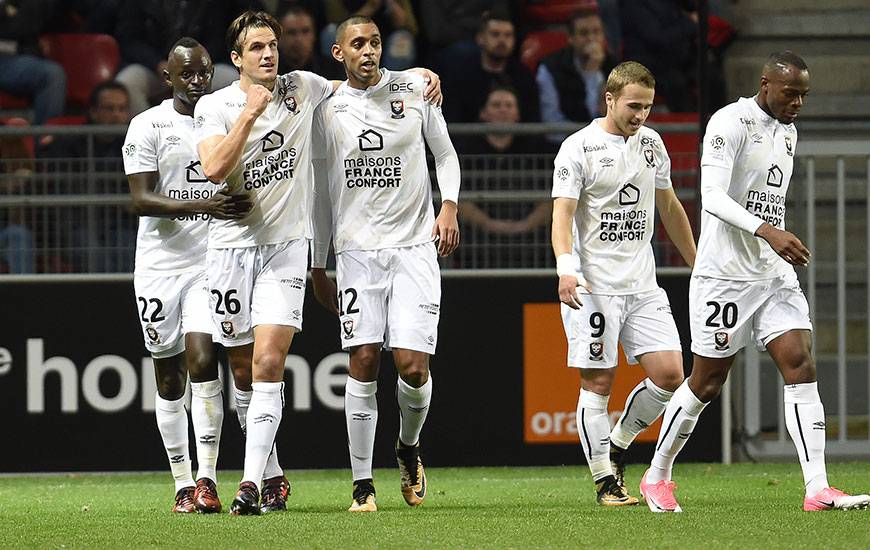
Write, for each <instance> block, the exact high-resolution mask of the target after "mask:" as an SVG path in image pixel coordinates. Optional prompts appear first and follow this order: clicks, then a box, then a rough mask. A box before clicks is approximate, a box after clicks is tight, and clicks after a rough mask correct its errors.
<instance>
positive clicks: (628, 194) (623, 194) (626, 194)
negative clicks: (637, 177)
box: [619, 182, 640, 206]
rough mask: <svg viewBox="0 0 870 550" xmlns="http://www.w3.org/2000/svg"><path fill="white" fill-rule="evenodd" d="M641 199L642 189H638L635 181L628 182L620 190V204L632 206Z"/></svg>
mask: <svg viewBox="0 0 870 550" xmlns="http://www.w3.org/2000/svg"><path fill="white" fill-rule="evenodd" d="M639 200H640V189H638V188H637V186H635V185H634V184H633V183H630V182H629V183H626V184H625V185H623V186H622V189H620V190H619V205H620V206H631V205H632V204H637V201H639Z"/></svg>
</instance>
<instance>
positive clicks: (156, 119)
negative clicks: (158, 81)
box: [128, 99, 175, 133]
mask: <svg viewBox="0 0 870 550" xmlns="http://www.w3.org/2000/svg"><path fill="white" fill-rule="evenodd" d="M167 103H168V104H169V108H168V109H167V106H166V104H167ZM174 113H175V110H174V109H172V100H171V99H167V100H165V101H163V102H161V103H159V104H158V105H155V106H154V107H150V108H148V109H146V110H144V111H142V112H141V113H139V114H138V115H136V116H134V117H133V118H132V119H130V124H129V126H128V132H129V131H130V130H133V131H136V132H139V133H143V132H147V131H149V130H152V131H159V130H161V129H163V128H171V127H172V126H173V125H174V120H173V119H174V117H173V114H174Z"/></svg>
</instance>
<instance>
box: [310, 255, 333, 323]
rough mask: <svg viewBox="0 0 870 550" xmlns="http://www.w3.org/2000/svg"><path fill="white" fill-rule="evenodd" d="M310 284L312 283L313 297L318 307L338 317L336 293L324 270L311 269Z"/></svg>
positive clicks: (319, 268)
mask: <svg viewBox="0 0 870 550" xmlns="http://www.w3.org/2000/svg"><path fill="white" fill-rule="evenodd" d="M311 282H313V283H314V297H315V298H317V301H318V302H319V303H320V305H322V306H323V307H325V308H326V309H328V310H329V311H331V312H332V313H333V314H335V315H338V293H337V292H336V291H337V288H336V286H335V281H333V280H332V279H330V278H329V276H327V275H326V270H325V269H323V268H321V267H312V268H311Z"/></svg>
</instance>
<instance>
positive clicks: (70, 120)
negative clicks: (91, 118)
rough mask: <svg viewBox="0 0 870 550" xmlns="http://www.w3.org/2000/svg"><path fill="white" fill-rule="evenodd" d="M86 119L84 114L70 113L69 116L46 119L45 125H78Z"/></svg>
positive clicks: (84, 122) (85, 121)
mask: <svg viewBox="0 0 870 550" xmlns="http://www.w3.org/2000/svg"><path fill="white" fill-rule="evenodd" d="M87 121H88V119H87V117H85V116H84V115H70V116H55V117H51V118H49V119H46V121H45V125H46V126H78V125H79V124H86V123H87Z"/></svg>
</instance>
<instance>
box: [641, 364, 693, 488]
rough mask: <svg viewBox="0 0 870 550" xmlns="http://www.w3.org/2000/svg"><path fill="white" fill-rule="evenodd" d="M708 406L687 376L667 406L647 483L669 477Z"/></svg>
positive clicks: (666, 479) (668, 479)
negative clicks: (693, 388) (690, 387)
mask: <svg viewBox="0 0 870 550" xmlns="http://www.w3.org/2000/svg"><path fill="white" fill-rule="evenodd" d="M706 406H707V403H704V402H702V401H700V400H699V399H698V398H697V397H696V396H695V394H694V393H692V390H691V389H689V381H688V380H686V381H684V382H683V383H682V384H680V387H679V388H677V391H675V392H674V396H673V397H671V401H670V402H669V403H668V406H667V407H666V408H665V415H664V418H663V419H662V430H661V433H659V440H658V442H657V443H656V452H655V454H654V455H653V459H652V463H651V464H650V468H649V473H648V474H647V476H646V481H647V483H657V482H659V481H670V479H671V470H672V469H673V467H674V460H675V459H676V458H677V454H679V452H680V451H681V450H682V449H683V446H684V445H685V444H686V441H688V440H689V436H691V435H692V430H694V429H695V424H697V422H698V417H699V416H701V411H703V410H704V407H706Z"/></svg>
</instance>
